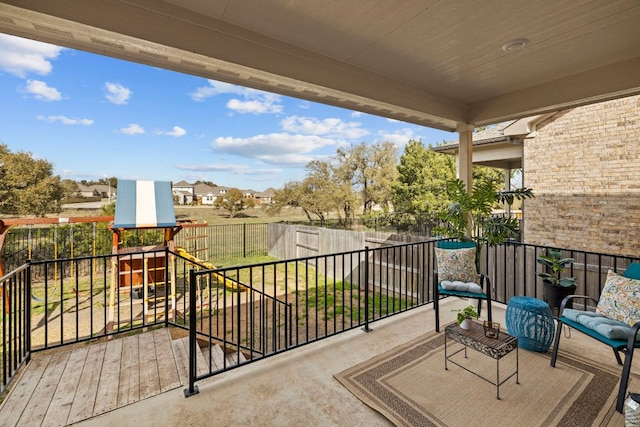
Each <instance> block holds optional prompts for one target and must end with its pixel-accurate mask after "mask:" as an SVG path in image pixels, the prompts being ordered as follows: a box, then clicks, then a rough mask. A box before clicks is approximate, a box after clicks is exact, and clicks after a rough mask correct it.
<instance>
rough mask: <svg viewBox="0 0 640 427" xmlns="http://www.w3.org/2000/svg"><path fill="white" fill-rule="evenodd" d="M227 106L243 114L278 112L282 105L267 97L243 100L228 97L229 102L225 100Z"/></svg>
mask: <svg viewBox="0 0 640 427" xmlns="http://www.w3.org/2000/svg"><path fill="white" fill-rule="evenodd" d="M227 108H228V109H230V110H232V111H235V112H238V113H243V114H244V113H251V114H279V113H281V112H282V105H281V104H278V103H277V101H275V102H274V100H272V99H268V98H263V99H254V100H244V101H242V100H240V99H230V100H229V102H227Z"/></svg>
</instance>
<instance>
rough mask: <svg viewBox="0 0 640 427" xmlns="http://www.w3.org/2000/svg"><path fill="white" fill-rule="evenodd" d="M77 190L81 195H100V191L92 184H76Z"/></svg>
mask: <svg viewBox="0 0 640 427" xmlns="http://www.w3.org/2000/svg"><path fill="white" fill-rule="evenodd" d="M78 190H79V193H80V196H81V197H100V191H98V190H97V189H96V188H95V186H94V185H82V184H78Z"/></svg>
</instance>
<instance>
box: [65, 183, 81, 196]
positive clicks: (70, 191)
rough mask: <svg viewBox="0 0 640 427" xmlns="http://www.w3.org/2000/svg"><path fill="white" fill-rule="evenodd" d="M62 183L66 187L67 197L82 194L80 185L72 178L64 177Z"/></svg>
mask: <svg viewBox="0 0 640 427" xmlns="http://www.w3.org/2000/svg"><path fill="white" fill-rule="evenodd" d="M62 185H63V187H64V189H65V194H66V195H67V197H75V196H79V195H80V187H79V186H78V183H77V182H75V181H74V180H72V179H63V180H62Z"/></svg>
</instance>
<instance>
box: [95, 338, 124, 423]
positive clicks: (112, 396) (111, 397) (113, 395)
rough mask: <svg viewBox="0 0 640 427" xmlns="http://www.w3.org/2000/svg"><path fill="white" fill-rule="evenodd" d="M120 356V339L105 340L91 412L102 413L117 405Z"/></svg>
mask: <svg viewBox="0 0 640 427" xmlns="http://www.w3.org/2000/svg"><path fill="white" fill-rule="evenodd" d="M121 358H122V340H121V339H118V340H112V341H109V342H107V348H106V349H105V352H104V362H103V364H102V370H101V372H100V382H99V383H98V391H97V393H96V402H95V405H94V407H93V414H94V415H97V414H102V413H104V412H108V411H111V410H112V409H115V408H117V407H118V384H119V382H120V359H121Z"/></svg>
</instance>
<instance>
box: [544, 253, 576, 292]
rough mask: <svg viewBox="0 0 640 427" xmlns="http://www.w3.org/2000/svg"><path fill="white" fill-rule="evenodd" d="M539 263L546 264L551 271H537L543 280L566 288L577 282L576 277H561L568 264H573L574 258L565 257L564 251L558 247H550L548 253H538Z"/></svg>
mask: <svg viewBox="0 0 640 427" xmlns="http://www.w3.org/2000/svg"><path fill="white" fill-rule="evenodd" d="M537 261H538V264H541V265H544V266H545V267H547V268H548V269H549V270H550V271H551V272H550V273H547V272H536V275H538V277H540V278H541V279H542V281H543V282H545V283H548V284H550V285H552V286H562V287H565V288H568V287H571V286H573V285H575V284H576V278H575V277H561V275H562V271H563V270H564V269H566V268H567V267H568V266H570V265H571V264H573V262H574V259H573V258H563V257H562V252H561V251H559V250H558V249H549V251H548V254H547V255H538V258H537Z"/></svg>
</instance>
